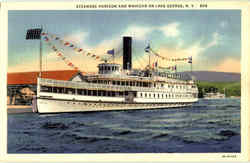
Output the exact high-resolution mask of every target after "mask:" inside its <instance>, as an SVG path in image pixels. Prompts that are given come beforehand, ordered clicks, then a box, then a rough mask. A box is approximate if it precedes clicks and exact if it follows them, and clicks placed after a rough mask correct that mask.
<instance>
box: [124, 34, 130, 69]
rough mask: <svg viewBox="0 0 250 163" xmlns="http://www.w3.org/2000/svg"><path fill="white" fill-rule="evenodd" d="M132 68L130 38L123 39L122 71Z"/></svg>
mask: <svg viewBox="0 0 250 163" xmlns="http://www.w3.org/2000/svg"><path fill="white" fill-rule="evenodd" d="M131 68H132V37H123V69H124V70H131Z"/></svg>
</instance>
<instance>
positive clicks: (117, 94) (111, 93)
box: [40, 86, 136, 97]
mask: <svg viewBox="0 0 250 163" xmlns="http://www.w3.org/2000/svg"><path fill="white" fill-rule="evenodd" d="M40 91H41V92H49V93H61V94H72V95H85V96H107V97H121V96H128V95H129V94H132V95H133V96H134V97H136V92H128V91H125V92H122V91H105V90H88V89H74V88H61V87H49V86H41V88H40Z"/></svg>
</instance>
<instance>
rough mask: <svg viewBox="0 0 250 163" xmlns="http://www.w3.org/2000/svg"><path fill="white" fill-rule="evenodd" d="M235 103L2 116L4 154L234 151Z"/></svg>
mask: <svg viewBox="0 0 250 163" xmlns="http://www.w3.org/2000/svg"><path fill="white" fill-rule="evenodd" d="M240 135H241V134H240V99H219V100H205V99H202V100H199V102H198V103H196V104H194V105H193V106H191V107H186V108H177V109H156V110H134V111H133V110H132V111H108V112H89V113H62V114H42V115H39V114H35V113H18V114H13V113H11V114H10V113H9V114H8V153H196V152H197V153H207V152H209V153H210V152H240V149H241V136H240Z"/></svg>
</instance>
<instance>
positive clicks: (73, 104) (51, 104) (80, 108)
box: [33, 99, 197, 113]
mask: <svg viewBox="0 0 250 163" xmlns="http://www.w3.org/2000/svg"><path fill="white" fill-rule="evenodd" d="M196 101H197V100H195V99H193V100H189V102H187V101H186V102H175V103H125V102H93V101H74V100H62V99H37V101H36V102H37V106H36V109H33V110H37V112H39V113H64V112H91V111H111V110H139V109H160V108H177V107H186V106H191V105H192V103H194V102H196Z"/></svg>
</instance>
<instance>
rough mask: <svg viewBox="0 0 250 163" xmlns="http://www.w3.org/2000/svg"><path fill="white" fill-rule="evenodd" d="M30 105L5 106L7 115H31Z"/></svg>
mask: <svg viewBox="0 0 250 163" xmlns="http://www.w3.org/2000/svg"><path fill="white" fill-rule="evenodd" d="M32 112H33V111H32V106H31V105H7V113H32Z"/></svg>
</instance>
